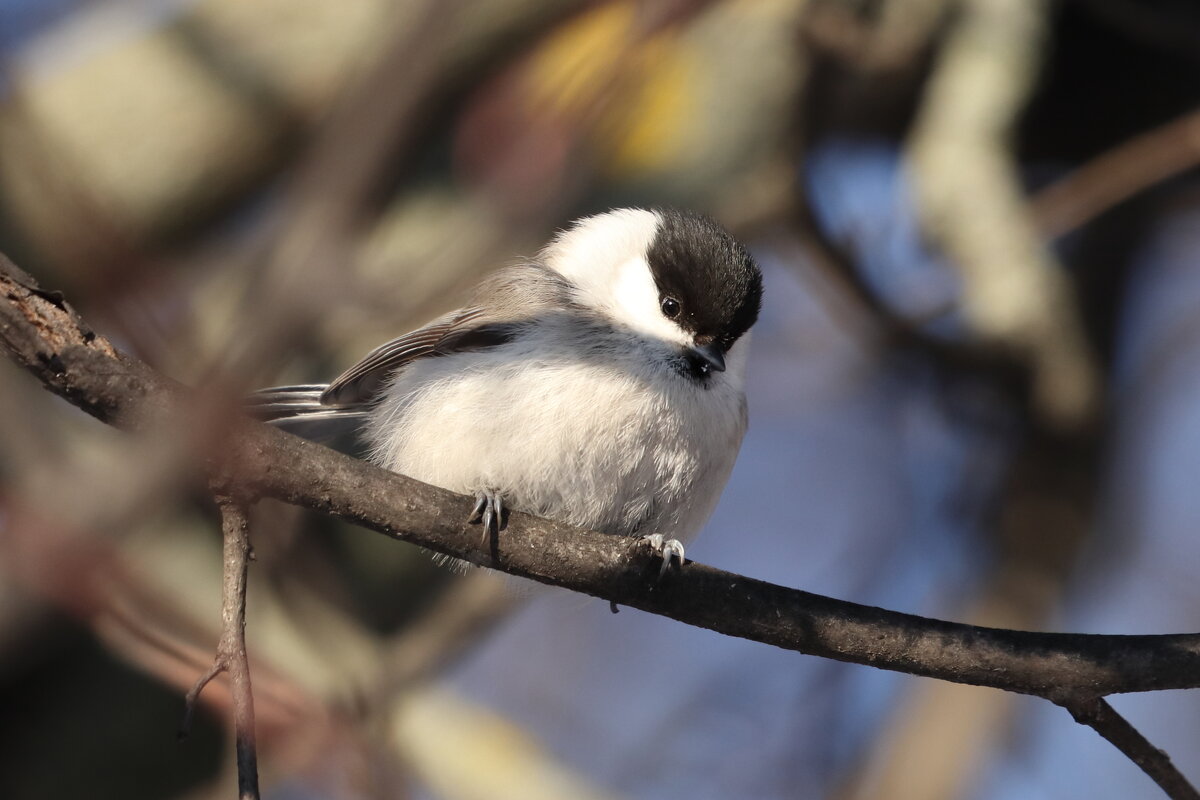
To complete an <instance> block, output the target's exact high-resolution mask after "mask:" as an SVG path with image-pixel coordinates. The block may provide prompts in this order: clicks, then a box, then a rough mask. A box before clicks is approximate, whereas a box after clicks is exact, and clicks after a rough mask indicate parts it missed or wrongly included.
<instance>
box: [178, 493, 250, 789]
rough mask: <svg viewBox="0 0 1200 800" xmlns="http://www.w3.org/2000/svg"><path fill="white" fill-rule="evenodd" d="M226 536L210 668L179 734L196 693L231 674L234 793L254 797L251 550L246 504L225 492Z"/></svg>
mask: <svg viewBox="0 0 1200 800" xmlns="http://www.w3.org/2000/svg"><path fill="white" fill-rule="evenodd" d="M217 505H218V507H219V508H220V509H221V532H222V534H223V536H224V543H225V544H224V549H223V556H224V559H223V563H224V579H223V580H222V583H221V638H220V641H218V642H217V653H216V656H215V657H214V658H213V664H212V667H211V668H210V669H209V670H208V672H206V673H204V674H203V675H201V676H200V677H199V679H197V680H196V683H195V685H193V686H192V689H191V691H189V692H188V693H187V697H186V698H185V705H184V712H183V723H182V725H181V726H180V729H179V735H180V738H185V737H186V736H187V735H188V732H189V731H190V729H191V724H192V714H193V712H194V710H195V707H196V701H197V700H199V698H200V693H201V692H202V691H204V687H205V686H207V685H208V684H209V683H210V682H211V681H212V679H213V678H215V677H217V676H218V675H220V674H221V673H222V672H225V673H228V674H229V680H230V683H231V684H232V687H231V689H232V695H233V730H234V740H235V749H236V753H237V772H238V797H239V798H240V800H257V798H258V748H257V744H256V738H255V734H254V694H253V692H252V691H251V688H250V661H249V658H248V657H247V655H246V573H247V571H248V568H249V562H250V561H251V560H253V558H254V553H253V550H252V549H251V547H250V534H249V522H248V521H247V518H246V506H245V503H244V502H243V501H242V500H240V499H236V498H234V497H232V496H229V495H227V494H219V495H218V496H217Z"/></svg>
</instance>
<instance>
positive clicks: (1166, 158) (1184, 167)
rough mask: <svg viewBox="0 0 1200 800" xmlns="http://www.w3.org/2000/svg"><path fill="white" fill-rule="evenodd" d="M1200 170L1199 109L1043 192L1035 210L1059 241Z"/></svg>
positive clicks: (1039, 220)
mask: <svg viewBox="0 0 1200 800" xmlns="http://www.w3.org/2000/svg"><path fill="white" fill-rule="evenodd" d="M1197 166H1200V111H1192V112H1190V113H1188V114H1185V115H1184V116H1182V117H1180V118H1179V119H1175V120H1172V121H1171V122H1168V123H1167V124H1166V125H1162V126H1160V127H1157V128H1154V129H1153V130H1150V131H1147V132H1146V133H1143V134H1141V135H1140V136H1137V137H1135V138H1133V139H1130V140H1129V141H1127V142H1123V143H1121V144H1120V145H1119V146H1117V147H1115V148H1113V149H1112V150H1110V151H1108V152H1107V153H1104V154H1102V155H1100V156H1099V157H1097V158H1095V159H1093V160H1092V161H1089V162H1088V163H1087V164H1084V165H1083V166H1082V167H1080V168H1079V169H1077V170H1075V171H1074V172H1071V173H1070V174H1068V175H1067V176H1066V177H1064V178H1062V179H1060V180H1057V181H1055V182H1054V183H1052V184H1050V185H1049V186H1047V187H1046V188H1045V189H1043V190H1042V191H1040V192H1038V193H1037V194H1036V195H1035V196H1034V197H1033V200H1032V202H1031V211H1032V213H1033V216H1034V218H1035V219H1036V221H1037V224H1038V227H1039V228H1041V230H1042V233H1043V234H1044V235H1046V236H1047V237H1049V238H1056V237H1059V236H1062V235H1063V234H1066V233H1070V232H1071V231H1073V230H1075V229H1076V228H1078V227H1080V226H1081V225H1083V224H1084V223H1086V222H1088V221H1089V220H1092V219H1095V218H1096V217H1098V216H1100V215H1101V214H1103V213H1104V212H1105V211H1108V210H1109V209H1111V208H1112V207H1113V206H1116V205H1118V204H1119V203H1121V202H1123V201H1125V200H1128V199H1129V198H1130V197H1132V196H1133V195H1135V194H1137V193H1138V192H1142V191H1145V190H1146V189H1148V188H1150V187H1151V186H1153V185H1154V184H1156V183H1159V182H1160V181H1164V180H1166V179H1168V178H1171V177H1174V176H1176V175H1179V174H1181V173H1183V172H1186V171H1188V170H1191V169H1195V168H1196V167H1197Z"/></svg>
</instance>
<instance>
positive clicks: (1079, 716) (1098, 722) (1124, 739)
mask: <svg viewBox="0 0 1200 800" xmlns="http://www.w3.org/2000/svg"><path fill="white" fill-rule="evenodd" d="M1058 703H1059V705H1061V706H1062V707H1063V708H1065V709H1066V710H1067V711H1070V712H1071V716H1072V717H1074V718H1075V721H1076V722H1078V723H1079V724H1080V725H1087V726H1088V727H1089V728H1091V729H1092V730H1094V731H1095V732H1096V733H1098V734H1100V735H1101V736H1103V737H1104V738H1105V739H1107V740H1108V741H1109V742H1111V743H1112V744H1113V745H1114V746H1115V747H1116V748H1117V749H1118V750H1120V751H1121V752H1122V753H1124V754H1125V755H1126V756H1128V757H1129V760H1130V761H1132V762H1133V763H1135V764H1137V765H1138V766H1139V767H1141V768H1142V771H1143V772H1145V773H1146V774H1147V775H1149V776H1150V777H1151V778H1152V779H1154V782H1155V783H1157V784H1158V786H1159V788H1160V789H1162V790H1163V791H1164V792H1166V794H1167V797H1170V798H1172V800H1200V792H1197V791H1196V789H1195V787H1193V786H1192V785H1191V784H1190V783H1188V780H1187V778H1185V777H1184V776H1183V774H1182V773H1181V772H1180V771H1179V769H1178V768H1176V766H1175V765H1174V764H1172V763H1171V758H1170V756H1168V755H1167V754H1166V753H1164V752H1163V751H1162V750H1159V749H1158V748H1157V747H1155V746H1154V745H1152V744H1150V742H1149V740H1148V739H1146V737H1145V736H1143V735H1142V734H1141V732H1140V731H1139V730H1138V729H1137V728H1135V727H1133V725H1131V724H1129V720H1127V719H1125V718H1124V717H1122V716H1121V715H1120V714H1118V713H1117V711H1116V709H1114V708H1113V707H1112V706H1111V705H1109V704H1108V703H1107V702H1105V701H1104V700H1102V699H1100V698H1099V697H1091V698H1086V699H1072V700H1060V701H1058Z"/></svg>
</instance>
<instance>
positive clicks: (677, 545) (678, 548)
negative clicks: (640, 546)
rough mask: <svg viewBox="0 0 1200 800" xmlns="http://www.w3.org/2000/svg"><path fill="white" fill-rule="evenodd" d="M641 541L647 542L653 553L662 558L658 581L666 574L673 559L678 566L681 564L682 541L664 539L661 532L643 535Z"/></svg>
mask: <svg viewBox="0 0 1200 800" xmlns="http://www.w3.org/2000/svg"><path fill="white" fill-rule="evenodd" d="M642 541H643V542H647V543H649V545H650V549H651V550H653V551H654V554H655V555H657V556H658V557H659V558H661V559H662V566H661V567H659V570H658V579H659V580H660V581H661V580H662V579H663V576H664V575H666V574H667V570H668V569H670V568H671V562H672V561H675V562H676V563H677V564H678V565H679V566H680V567H682V566H683V558H684V556H683V542H681V541H679V540H678V539H665V538H663V535H662V534H661V533H651V534H649V535H647V536H643V537H642Z"/></svg>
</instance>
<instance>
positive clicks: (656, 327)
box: [610, 258, 691, 346]
mask: <svg viewBox="0 0 1200 800" xmlns="http://www.w3.org/2000/svg"><path fill="white" fill-rule="evenodd" d="M615 278H616V279H615V280H614V281H613V285H612V297H611V303H610V306H611V311H612V314H613V316H614V317H616V318H617V319H618V320H620V322H622V323H623V324H625V325H627V326H629V327H630V328H632V329H633V330H635V331H637V332H638V333H642V334H646V335H648V336H652V337H654V338H657V339H662V340H664V341H667V342H672V343H675V344H679V345H684V346H687V345H689V344H691V341H690V337H689V336H688V335H687V334H686V333H685V332H684V331H683V330H682V329H680V327H679V326H678V325H676V324H675V323H674V322H672V321H671V320H669V319H667V318H666V317H664V316H663V314H662V310H661V309H660V308H659V298H658V287H657V286H656V285H655V283H654V278H653V276H651V274H650V267H649V266H648V265H647V264H646V262H645V260H644V259H641V258H633V259H630V260H629V261H626V262H625V263H623V264H621V265H620V266H619V267H617V271H616V276H615Z"/></svg>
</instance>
